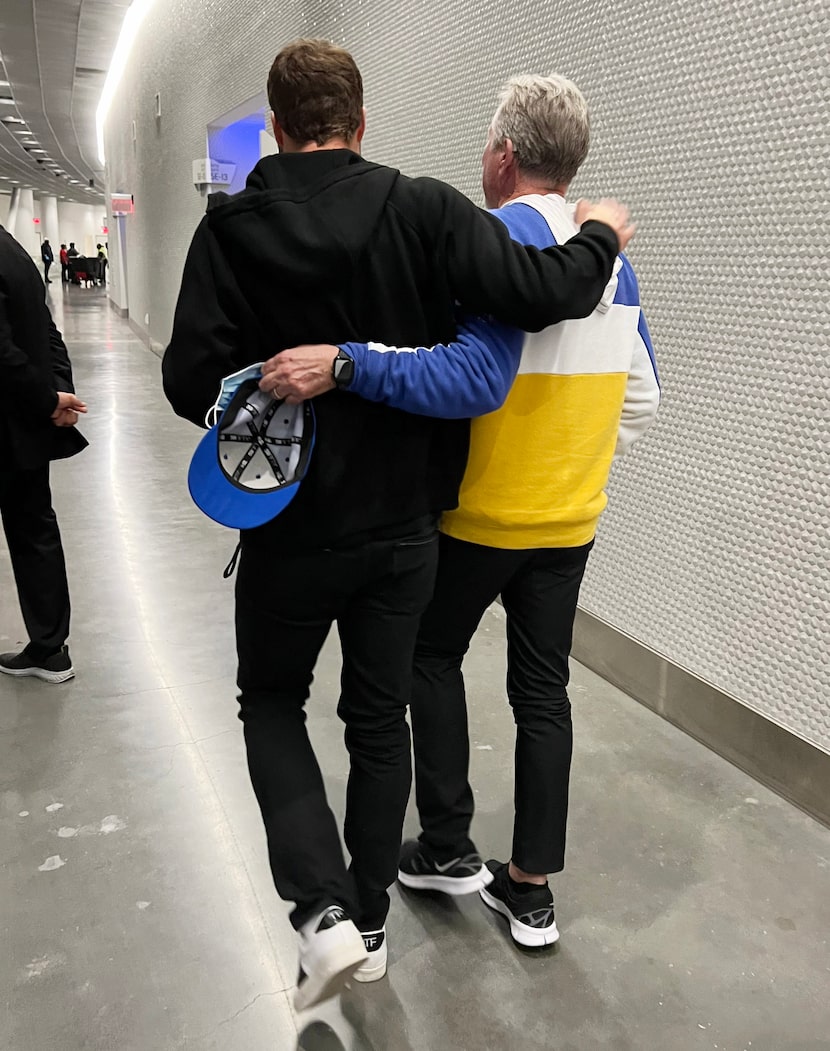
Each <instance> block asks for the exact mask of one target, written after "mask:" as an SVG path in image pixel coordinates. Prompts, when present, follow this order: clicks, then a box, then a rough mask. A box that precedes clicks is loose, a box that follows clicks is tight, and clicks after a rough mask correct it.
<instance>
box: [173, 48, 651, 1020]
mask: <svg viewBox="0 0 830 1051" xmlns="http://www.w3.org/2000/svg"><path fill="white" fill-rule="evenodd" d="M268 96H269V102H270V105H271V108H272V110H273V112H274V131H275V134H276V137H277V141H278V143H279V145H280V149H281V153H280V154H279V155H278V156H274V157H268V158H265V159H264V160H262V161H260V163H259V164H258V165H257V166H256V168H255V169H254V171H253V172H252V173H251V175H250V176H249V179H248V184H247V187H246V189H245V190H244V191H242V192H241V193H239V194H236V195H234V196H232V197H228V196H226V195H223V194H217V195H216V196H215V197H213V198H211V201H210V202H209V204H208V212H207V215H206V216H205V218H204V219H203V220H202V222H201V224H200V225H199V227H198V229H197V231H196V233H195V235H194V238H193V243H192V245H191V248H190V252H189V254H188V258H187V262H186V264H185V270H184V275H183V278H182V287H181V292H180V295H179V301H178V305H177V308H176V314H175V320H174V326H173V335H172V339H171V342H170V345H169V347H168V348H167V351H166V353H165V357H164V365H163V371H164V385H165V392H166V394H167V397H168V398H169V400H170V402H171V404H172V405H173V407H174V409H175V411H176V412H177V413H178V414H179V415H181V416H184V417H186V418H188V419H190V420H192V421H193V422H194V423H197V424H200V425H201V424H202V423H203V420H204V417H205V413H206V410H207V409H208V408H209V407H210V406H211V405H212V404H213V403H214V401H215V399H216V396H217V393H218V390H219V386H220V383H221V380H222V379H223V378H224V377H227V376H230V375H231V374H232V373H234V372H236V371H238V370H239V369H242V368H244V367H245V366H247V365H250V364H252V363H254V362H257V361H263V360H266V359H270V358H272V357H273V355H274V354H276V353H278V352H279V351H281V350H283V349H285V348H288V347H291V346H294V345H295V344H298V343H304V342H309V341H311V342H333V341H335V340H336V341H338V342H341V341H343V340H345V339H349V340H360V339H363V340H365V339H368V338H373V339H379V340H382V341H383V342H385V343H386V344H388V345H395V344H405V343H407V342H409V343H410V345H414V344H413V343H412V341H417V344H419V345H431V344H433V343H436V342H441V341H445V340H447V339H450V338H452V337H453V336H454V335H455V316H454V305H455V303H456V301H457V302H459V303H460V304H461V306H462V307H463V308H464V309H465V310H466V311H469V312H471V313H474V314H475V313H487V314H493V315H494V316H495V317H496V318H498V319H499V320H501V321H504V322H507V323H510V324H512V325H516V326H518V327H520V328H524V329H539V328H542V327H545V326H547V325H549V324H552V323H554V322H557V321H561V320H563V319H565V318H572V317H581V316H586V315H587V314H589V313H591V311H592V310H593V308H594V306H595V305H596V303H597V302H598V301H599V299H600V297H601V295H602V293H603V290H604V288H605V285H606V283H607V281H608V280H609V277H610V275H611V270H612V267H613V265H614V260H615V258H616V255H617V252H618V251H619V250H620V249H621V248H622V247H624V245H625V243H626V242H627V240H628V238H629V237H630V235H631V227H630V226H629V225H628V217H627V211H626V210H625V209H624V208H623V207H622V206H619V205H616V203H615V202H611V203H609V204H606V205H601V206H595V207H593V208H588V209H587V210H586V214H585V215H584V216H583V218H584V219H585V222H584V224H583V226H582V232H581V233H580V234H578V235H577V236H576V237H574V238H573V239H572V240H571V241H569V242H568V244H567V245H565V246H563V247H561V248H553V249H549V250H546V251H545V252H539V251H537V250H535V249H528V248H524V247H520V246H518V245H516V244H514V243H513V242H511V241H510V239H509V236H508V235H507V233H506V231H505V229H504V227H503V226H502V224H500V223H499V221H498V220H497V219H494V218H492V217H491V216H488V215H487V214H486V213H484V212H483V211H481V210H480V209H478V208H476V207H475V206H474V205H473V204H472V203H471V202H470V201H469V200H468V199H467V198H466V197H464V196H463V195H462V194H460V193H458V192H457V191H455V190H453V189H452V188H450V187H449V186H446V185H444V184H442V183H440V182H436V181H434V180H431V179H415V180H412V179H407V178H405V177H404V176H402V175H401V174H400V173H399V172H397V171H395V170H393V169H390V168H385V167H382V166H380V165H376V164H371V163H369V162H367V161H364V160H363V159H362V158H361V157H360V154H359V150H360V142H361V139H362V137H363V132H364V129H365V113H364V111H363V90H362V82H361V78H360V73H359V71H358V69H357V67H356V65H355V63H354V60H353V59H352V57H351V56H350V55H349V54H348V52H346V51H343V50H342V49H341V48H337V47H335V46H334V45H332V44H329V43H327V42H325V41H309V40H304V41H298V42H296V43H294V44H291V45H289V46H288V47H286V48H284V49H283V50H282V51H281V52H280V53H279V54H278V55H277V58H276V60H275V62H274V64H273V67H272V69H271V73H270V76H269V81H268ZM592 220H599V221H592ZM334 375H335V377H336V380H337V387H338V388H339V389H335V390H333V391H331V392H329V393H327V394H325V395H324V396H322V397H320V398H318V399H316V400H315V411H316V419H317V431H316V434H317V438H316V441H317V444H316V447H315V451H314V456H313V458H312V460H311V464H310V468H309V470H308V473H307V475H306V476H305V478H304V480H303V482H302V484H301V485H300V488H299V493H298V495H297V497H296V499H294V501H293V502H292V503H291V504H290V505H289V506H288V507H287V509H286V510H285V511H283V512H282V514H280V515H279V516H278V517H277V518H276V519H274V520H273V521H271V522H269V523H268V524H266V525H264V526H262V527H260V528H258V529H253V530H249V531H246V532H243V534H242V538H241V549H242V555H241V560H240V564H239V575H238V578H237V583H236V632H237V650H238V655H239V673H238V683H239V688H240V696H239V703H240V708H241V711H240V718H241V719H242V722H243V724H244V733H245V742H246V746H247V752H248V766H249V770H250V774H251V780H252V783H253V787H254V791H255V793H256V796H257V800H258V802H259V805H260V808H261V810H262V815H263V819H264V822H265V829H266V833H267V837H268V848H269V856H270V862H271V870H272V873H273V876H274V882H275V884H276V887H277V890H278V892H279V894H280V896H281V897H282V898H284V899H287V900H289V901H293V902H294V903H295V909H294V911H293V913H292V917H291V919H292V923H293V924H294V926H295V928H296V929H297V930H298V932H299V935H300V963H301V975H300V980H299V983H298V990H297V994H296V997H295V1002H296V1004H297V1007H298V1008H300V1009H302V1008H305V1007H309V1006H311V1005H312V1004H314V1003H316V1002H318V1001H320V1000H322V999H324V998H326V997H327V996H331V995H333V994H334V993H336V992H337V991H338V990H339V988H340V987H341V986H342V984H343V982H345V981H346V980H347V979H348V977H349V976H350V975H352V974H354V975H355V977H356V978H357V979H358V980H362V981H374V980H375V979H377V978H381V977H382V976H383V974H384V973H385V971H386V952H385V945H384V946H383V951H382V952H378V951H377V946H378V945H379V944H380V943H382V942H384V941H385V929H384V923H385V920H386V914H387V911H388V908H389V898H388V894H387V889H388V887H389V885H390V884H391V883H392V882H393V880H394V879H395V875H396V871H397V857H398V848H399V844H400V836H401V830H402V824H403V815H404V810H405V807H406V802H407V798H408V795H409V788H410V780H411V768H410V755H409V731H408V728H407V724H406V720H405V712H406V705H407V701H408V698H409V692H410V682H411V665H412V655H413V648H414V643H415V638H416V634H417V628H418V623H419V619H420V616H421V613H422V611H423V610H424V608H425V606H426V603H427V602H428V601H429V599H430V597H431V594H432V587H433V581H434V576H435V568H436V558H437V542H436V541H437V534H436V520H437V517H438V515H439V514H440V513H441V512H442V511H443V510H445V509H447V508H451V507H455V506H456V503H457V497H458V487H459V483H460V480H461V477H462V475H463V471H464V467H465V464H466V458H467V450H468V440H469V425H468V422H467V421H466V420H437V419H431V418H428V417H423V416H414V415H410V414H408V413H405V412H401V411H398V410H394V409H390V408H387V407H385V406H382V405H377V404H372V403H369V402H367V401H363V400H361V399H357V398H354V397H352V396H350V395H349V394H348V392H347V388H348V382H349V375H348V359H347V360H345V361H343V362H335V366H334ZM273 393H274V396H275V397H276V398H278V399H279V397H280V392H279V390H274V392H273ZM333 623H336V624H337V629H338V633H339V635H340V641H341V647H342V651H343V670H342V675H341V693H340V702H339V705H338V714H339V715H340V717H341V718H342V720H343V721H344V723H345V725H346V730H345V740H346V747H347V749H348V751H349V755H350V760H351V771H350V775H349V784H348V791H347V806H346V820H345V827H344V836H345V842H346V846H347V848H348V850H349V853H350V855H351V866H350V869H349V870H347V869H346V865H345V862H344V859H343V852H342V847H341V844H340V838H339V834H338V829H337V825H336V823H335V820H334V817H333V815H332V813H331V811H330V809H329V807H328V804H327V801H326V796H325V790H324V787H323V780H322V776H321V773H320V769H319V766H318V764H317V760H316V758H315V756H314V752H313V750H312V748H311V744H310V742H309V740H308V736H307V733H306V728H305V712H304V704H305V701H306V699H307V698H308V695H309V687H310V685H311V681H312V673H313V670H314V665H315V663H316V660H317V656H318V654H319V652H320V649H321V647H322V645H323V642H324V641H325V639H326V636H327V635H328V632H329V629H330V627H331V625H332V624H333ZM361 935H362V937H361ZM367 946H369V947H371V948H373V949H374V950H375V951H373V952H372V955H371V962H367V958H368V953H367Z"/></svg>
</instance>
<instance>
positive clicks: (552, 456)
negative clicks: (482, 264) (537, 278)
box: [343, 194, 660, 549]
mask: <svg viewBox="0 0 830 1051" xmlns="http://www.w3.org/2000/svg"><path fill="white" fill-rule="evenodd" d="M495 214H496V215H497V216H498V217H499V218H500V219H501V220H502V222H504V223H505V225H506V226H507V229H508V231H509V232H510V235H511V237H513V239H514V240H516V241H521V242H523V243H525V244H531V245H535V246H536V247H539V248H545V247H548V246H550V245H552V244H562V243H564V242H565V241H567V240H568V239H569V238H570V237H572V236H573V235H574V234H575V233H576V232H577V230H578V228H577V226H576V225H575V223H574V222H573V217H572V216H573V210H572V208H571V206H570V205H568V204H567V203H566V201H565V200H564V199H563V198H562V197H560V196H558V195H555V194H550V195H546V196H541V195H533V196H528V197H523V198H518V199H516V200H515V201H511V202H510V203H509V204H507V205H505V206H504V207H502V208H500V209H499V210H497V211H496V212H495ZM343 346H344V348H345V349H346V350H347V352H348V353H350V354H352V356H353V357H354V358H355V365H356V367H355V377H354V380H353V383H352V388H351V389H352V390H353V391H354V392H355V393H356V394H360V395H361V396H363V397H368V398H370V399H371V400H376V401H382V402H384V403H385V404H389V405H393V406H395V407H397V408H403V409H407V410H408V411H409V412H420V413H424V414H427V415H435V416H450V417H451V416H458V415H464V414H468V413H469V414H474V413H475V412H476V411H478V412H483V413H486V415H482V416H480V417H479V418H478V419H474V420H473V422H472V434H471V444H470V454H469V460H468V463H467V469H466V472H465V474H464V479H463V481H462V485H461V492H460V496H459V506H458V508H457V509H456V510H451V511H447V512H445V514H444V516H443V518H442V520H441V529H442V531H443V532H445V533H447V534H448V535H449V536H452V537H455V538H457V539H459V540H465V541H468V542H470V543H475V544H482V545H484V546H487V547H500V548H509V549H528V548H547V547H577V546H580V545H582V544H586V543H588V542H589V541H590V540H591V539H592V538H593V537H594V534H595V532H596V527H597V522H598V520H599V517H600V515H601V513H602V511H603V509H604V508H605V505H606V502H607V497H606V494H605V486H606V484H607V481H608V475H609V472H610V469H611V464H612V461H613V459H614V456H615V455H621V454H622V453H624V452H625V451H626V450H627V449H628V448H629V447H630V446H631V444H632V443H633V442H634V441H635V440H636V439H637V438H638V437H640V436H641V435H642V434H643V433H644V432H645V431H646V430H647V429H648V427H649V426H650V424H651V423H652V421H653V419H654V417H655V415H656V412H657V408H658V405H659V401H660V388H659V381H658V376H657V369H656V365H655V362H654V352H653V348H652V345H651V338H650V336H649V332H648V326H647V324H646V320H645V316H644V315H643V312H642V310H641V309H640V299H639V290H638V287H637V279H636V277H635V275H634V271H633V269H632V267H631V265H630V263H629V262H628V260H627V259H625V257H623V256H620V257H619V258H618V259H617V263H616V265H615V268H614V273H613V276H612V278H611V280H610V281H609V283H608V285H607V287H606V289H605V293H604V295H603V297H602V300H601V302H600V303H599V305H598V306H597V308H596V309H595V310H594V312H593V313H592V314H591V315H590V316H589V317H587V318H583V319H580V320H578V321H565V322H561V323H560V324H557V325H552V326H550V327H549V328H546V329H544V330H543V331H542V332H538V333H518V332H517V331H516V330H514V329H509V328H507V327H506V326H502V325H496V324H495V323H492V322H486V321H483V320H482V319H469V320H468V321H467V322H466V323H465V324H464V325H462V328H461V331H460V332H459V337H458V339H457V340H456V341H455V342H453V343H449V344H444V345H439V346H436V347H432V348H424V347H417V348H403V351H402V350H401V348H389V347H386V346H384V345H382V344H373V343H370V344H356V343H348V344H343ZM389 351H393V352H395V353H391V354H390V353H388V352H389ZM404 351H405V352H404ZM514 376H515V379H514V378H513V377H514ZM511 381H512V386H510V383H511ZM508 387H509V391H508ZM503 392H506V399H505V401H504V404H503V405H501V407H500V408H495V406H496V405H498V404H499V399H500V398H501V397H504V393H503ZM494 403H495V405H494ZM494 408H495V411H492V410H493V409H494Z"/></svg>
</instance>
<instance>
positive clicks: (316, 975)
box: [294, 905, 369, 1011]
mask: <svg viewBox="0 0 830 1051" xmlns="http://www.w3.org/2000/svg"><path fill="white" fill-rule="evenodd" d="M299 935H300V976H299V978H298V979H297V991H296V993H295V994H294V1006H295V1007H296V1008H297V1010H298V1011H304V1010H306V1009H307V1008H309V1007H313V1006H314V1005H315V1004H319V1003H320V1002H321V1001H322V1000H328V999H329V997H331V996H336V995H337V994H338V993H339V992H340V991H341V989H342V988H343V986H344V985H345V984H346V982H347V981H348V980H349V979H350V978H351V976H352V975H353V974H354V972H355V971H356V970H357V969H358V967H360V965H361V964H362V963H365V961H366V959H367V957H368V955H369V954H368V953H367V951H366V946H365V945H364V944H363V938H362V937H361V934H360V931H359V930H358V929H357V927H355V925H354V924H353V923H352V921H351V920H350V919H349V917H348V916H347V915H346V913H345V912H344V911H343V909H341V908H340V906H339V905H329V906H328V908H326V909H323V911H322V912H321V913H318V915H317V916H315V917H314V918H313V919H311V920H309V921H308V923H306V924H304V925H303V926H302V927H301V928H300V931H299Z"/></svg>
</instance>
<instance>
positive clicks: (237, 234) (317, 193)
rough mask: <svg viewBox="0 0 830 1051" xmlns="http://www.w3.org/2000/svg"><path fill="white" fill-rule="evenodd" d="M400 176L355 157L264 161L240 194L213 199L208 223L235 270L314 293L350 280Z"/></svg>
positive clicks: (335, 153) (314, 155)
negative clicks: (236, 266)
mask: <svg viewBox="0 0 830 1051" xmlns="http://www.w3.org/2000/svg"><path fill="white" fill-rule="evenodd" d="M398 177H399V173H398V172H397V171H395V169H393V168H386V167H382V166H380V165H377V164H371V163H370V162H369V161H365V160H363V158H362V157H360V156H359V155H358V154H356V153H352V152H351V150H315V151H312V152H310V153H288V154H287V153H281V154H276V155H274V156H270V157H264V158H263V159H262V160H261V161H260V162H259V163H258V164H257V166H256V167H255V168H254V169H253V171H252V172H251V174H250V175H249V176H248V182H247V185H246V187H245V189H244V190H242V191H241V192H240V193H237V194H232V195H229V194H225V193H216V194H212V195H211V197H210V198H209V200H208V224H209V226H210V228H211V230H212V231H213V233H214V235H215V236H216V238H217V240H218V241H219V243H220V245H221V247H222V249H223V252H224V254H225V256H226V257H227V258H228V260H229V262H231V265H238V266H242V267H244V270H245V271H247V272H250V270H251V269H252V268H253V269H254V270H257V271H259V272H261V273H267V274H268V277H269V279H270V280H271V281H278V282H279V284H280V286H281V287H282V288H283V289H286V288H288V289H295V290H296V291H297V292H298V293H301V294H307V293H308V292H309V291H311V290H312V289H314V288H316V287H319V286H320V283H321V282H325V284H326V286H327V287H328V288H329V289H330V290H331V289H332V288H336V287H337V286H339V285H341V284H343V283H345V282H346V281H348V280H349V278H350V276H351V274H352V272H353V270H354V268H355V266H356V265H357V264H358V262H359V259H360V257H361V255H362V254H363V252H364V251H365V249H366V248H367V247H368V245H369V244H370V242H371V241H372V238H373V236H374V233H375V230H376V228H377V226H378V223H379V222H380V220H381V216H382V215H383V212H384V208H385V205H386V200H387V198H388V197H389V194H390V193H391V192H392V189H393V187H394V185H395V183H396V182H397V180H398Z"/></svg>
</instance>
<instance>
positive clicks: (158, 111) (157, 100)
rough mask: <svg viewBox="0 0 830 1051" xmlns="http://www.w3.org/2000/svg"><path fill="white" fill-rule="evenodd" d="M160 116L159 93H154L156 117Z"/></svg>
mask: <svg viewBox="0 0 830 1051" xmlns="http://www.w3.org/2000/svg"><path fill="white" fill-rule="evenodd" d="M160 116H161V92H160V91H157V92H156V117H160Z"/></svg>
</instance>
